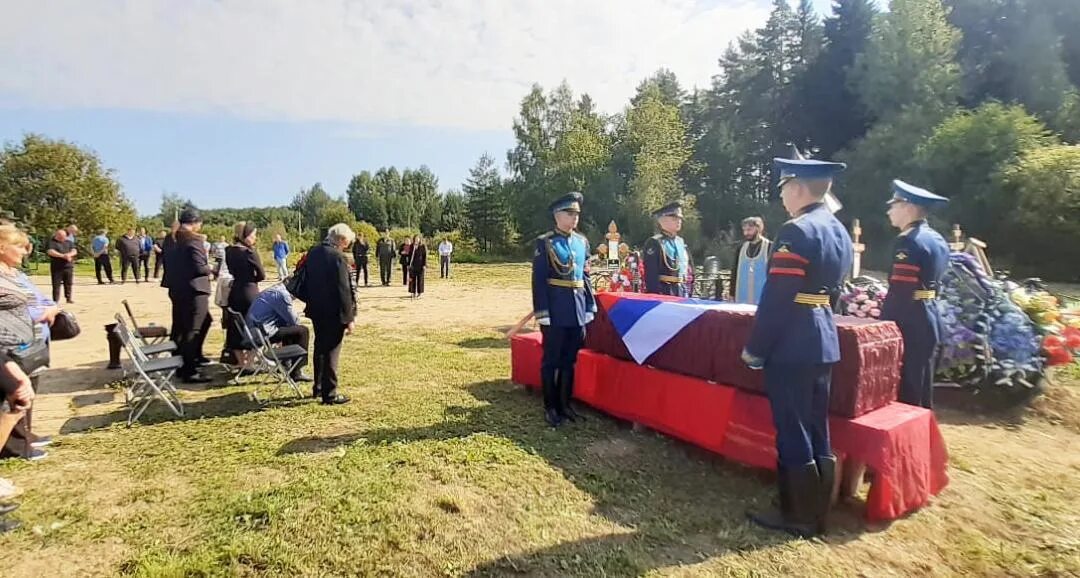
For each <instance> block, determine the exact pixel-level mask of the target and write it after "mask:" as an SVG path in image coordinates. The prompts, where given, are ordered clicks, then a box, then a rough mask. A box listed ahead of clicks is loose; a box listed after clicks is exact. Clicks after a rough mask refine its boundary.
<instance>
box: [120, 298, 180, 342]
mask: <svg viewBox="0 0 1080 578" xmlns="http://www.w3.org/2000/svg"><path fill="white" fill-rule="evenodd" d="M122 303H123V304H124V310H125V311H127V314H128V319H130V320H131V329H132V330H133V331H134V333H135V336H136V337H137V338H138V339H139V341H142V343H143V345H152V344H156V343H162V342H164V341H165V340H167V339H168V337H169V328H168V327H164V326H161V325H154V324H150V325H147V326H141V325H139V322H138V321H135V314H134V313H132V312H131V304H129V303H128V301H127V299H124V300H123V301H122Z"/></svg>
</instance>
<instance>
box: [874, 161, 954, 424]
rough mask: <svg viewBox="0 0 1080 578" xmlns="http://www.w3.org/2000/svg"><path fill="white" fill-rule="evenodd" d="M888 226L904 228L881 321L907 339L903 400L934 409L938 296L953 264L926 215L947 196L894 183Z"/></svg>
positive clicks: (898, 240) (897, 242) (938, 332)
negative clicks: (947, 271) (942, 281)
mask: <svg viewBox="0 0 1080 578" xmlns="http://www.w3.org/2000/svg"><path fill="white" fill-rule="evenodd" d="M892 192H893V196H892V199H891V200H890V201H889V222H890V223H892V226H893V227H896V228H897V229H900V231H901V232H900V236H899V237H897V238H896V243H895V246H894V247H893V264H892V273H891V274H890V275H889V293H888V295H887V296H886V297H885V303H884V304H882V307H881V318H882V319H886V320H889V321H894V322H896V325H897V326H898V327H900V333H901V334H903V336H904V367H903V369H902V370H901V380H900V401H901V402H903V403H907V404H911V405H918V406H922V407H926V408H930V407H933V405H934V404H933V392H934V358H935V357H936V355H937V349H938V343H939V341H940V339H941V335H940V324H941V320H940V318H939V314H938V308H937V304H936V303H935V300H936V299H937V291H938V288H939V287H940V286H941V278H942V277H943V276H944V275H945V269H946V267H948V264H949V245H948V243H946V242H945V239H944V238H943V237H942V236H941V235H940V234H938V232H937V231H935V230H933V229H931V228H930V225H928V224H927V223H926V217H927V214H928V213H929V212H930V211H931V210H932V209H933V208H935V207H939V206H943V205H945V204H946V203H948V202H949V200H948V199H946V198H945V197H942V196H939V195H935V194H934V193H931V192H930V191H927V190H924V189H920V188H919V187H915V186H912V185H909V184H907V183H905V182H904V181H900V180H895V181H893V183H892Z"/></svg>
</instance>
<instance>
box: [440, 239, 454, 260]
mask: <svg viewBox="0 0 1080 578" xmlns="http://www.w3.org/2000/svg"><path fill="white" fill-rule="evenodd" d="M453 252H454V244H453V243H451V242H450V241H443V242H442V243H439V255H442V256H444V257H445V256H447V255H449V254H450V253H453Z"/></svg>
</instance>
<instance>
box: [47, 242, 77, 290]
mask: <svg viewBox="0 0 1080 578" xmlns="http://www.w3.org/2000/svg"><path fill="white" fill-rule="evenodd" d="M46 253H47V254H48V255H49V274H50V276H51V277H52V298H53V301H56V302H59V301H60V287H61V286H63V288H64V298H65V299H67V302H68V303H74V301H72V300H71V285H72V283H73V282H74V281H75V255H76V251H75V243H74V242H72V241H71V239H69V238H68V234H67V231H65V230H64V229H57V230H56V233H55V234H53V237H52V239H50V240H49V248H48V250H47V251H46Z"/></svg>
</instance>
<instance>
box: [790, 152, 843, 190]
mask: <svg viewBox="0 0 1080 578" xmlns="http://www.w3.org/2000/svg"><path fill="white" fill-rule="evenodd" d="M773 167H774V168H775V169H776V172H778V173H779V174H780V186H783V185H784V183H786V182H787V181H789V180H791V179H805V180H811V181H816V180H824V179H832V178H833V177H835V176H836V175H837V174H838V173H840V172H841V171H843V170H844V169H846V168H847V165H846V164H844V163H834V162H829V161H818V160H813V159H782V158H775V159H773Z"/></svg>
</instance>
